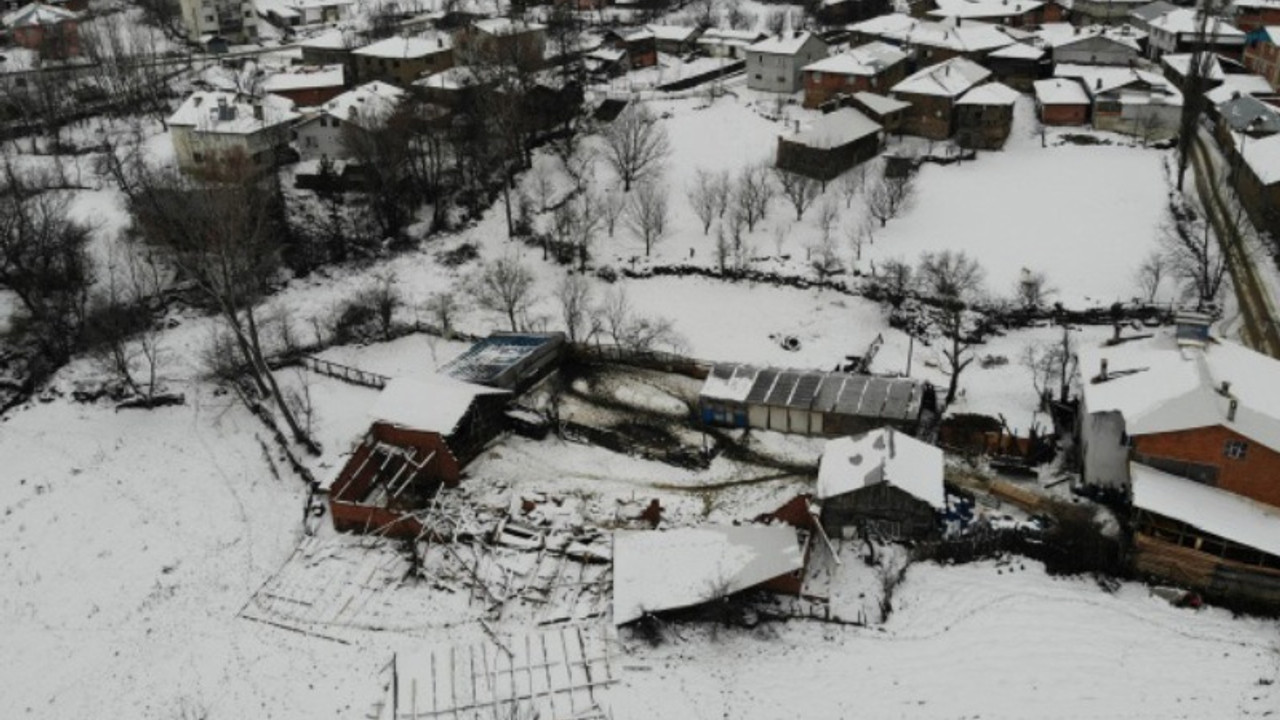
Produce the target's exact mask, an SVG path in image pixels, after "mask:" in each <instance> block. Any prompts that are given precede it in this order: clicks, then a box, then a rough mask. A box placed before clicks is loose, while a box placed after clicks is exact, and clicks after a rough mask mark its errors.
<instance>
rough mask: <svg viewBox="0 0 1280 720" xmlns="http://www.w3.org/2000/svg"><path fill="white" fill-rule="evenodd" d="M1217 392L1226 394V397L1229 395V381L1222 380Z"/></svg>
mask: <svg viewBox="0 0 1280 720" xmlns="http://www.w3.org/2000/svg"><path fill="white" fill-rule="evenodd" d="M1218 392H1220V393H1222V394H1223V395H1226V396H1227V397H1231V383H1229V382H1227V381H1226V380H1223V381H1222V385H1221V386H1219V387H1218Z"/></svg>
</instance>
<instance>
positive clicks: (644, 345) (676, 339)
mask: <svg viewBox="0 0 1280 720" xmlns="http://www.w3.org/2000/svg"><path fill="white" fill-rule="evenodd" d="M599 312H600V315H601V318H602V320H603V326H604V329H605V330H606V331H608V333H609V336H610V337H611V338H612V339H613V342H614V344H616V345H618V346H619V347H622V348H624V349H626V350H630V351H632V352H646V351H649V350H653V349H655V348H658V347H664V346H665V347H670V348H674V349H676V350H680V349H681V348H682V347H683V345H684V341H683V340H682V339H681V338H680V336H679V334H678V333H676V331H675V327H674V325H673V324H672V322H671V320H670V319H668V318H663V317H656V318H647V317H643V316H639V315H637V314H636V313H635V311H634V310H633V309H632V307H631V300H630V298H629V297H628V296H627V291H626V288H624V287H621V286H619V287H617V288H613V289H610V290H609V291H608V292H607V293H605V298H604V303H603V305H602V306H601V308H600V310H599Z"/></svg>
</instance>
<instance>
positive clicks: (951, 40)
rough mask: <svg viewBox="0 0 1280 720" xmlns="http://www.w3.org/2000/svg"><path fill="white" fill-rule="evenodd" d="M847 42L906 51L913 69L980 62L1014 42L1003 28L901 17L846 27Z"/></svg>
mask: <svg viewBox="0 0 1280 720" xmlns="http://www.w3.org/2000/svg"><path fill="white" fill-rule="evenodd" d="M848 30H849V35H850V39H849V42H850V43H851V44H853V45H865V44H866V43H869V42H871V41H873V40H883V41H884V42H886V43H889V44H890V45H896V46H898V47H901V48H903V49H904V50H907V51H908V52H909V54H910V55H911V60H912V61H914V62H915V64H916V67H924V66H926V65H934V64H937V63H941V62H945V61H947V60H950V59H952V58H956V57H965V58H969V59H970V60H982V59H983V58H985V57H986V56H987V55H988V54H989V53H991V52H993V51H995V50H998V49H1000V48H1002V47H1006V46H1008V45H1012V44H1013V43H1014V42H1015V40H1014V39H1013V37H1012V36H1011V35H1010V34H1009V33H1008V32H1007V31H1005V30H1004V29H1003V28H999V27H996V26H995V25H990V24H988V23H980V22H974V23H962V24H960V25H955V24H953V23H944V22H927V21H924V20H920V19H918V18H914V17H911V16H910V15H905V14H902V13H893V14H890V15H882V16H880V17H876V18H872V19H870V20H864V21H863V22H860V23H856V24H854V25H850V26H849V28H848Z"/></svg>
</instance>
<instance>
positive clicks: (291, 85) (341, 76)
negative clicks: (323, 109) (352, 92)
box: [262, 65, 347, 107]
mask: <svg viewBox="0 0 1280 720" xmlns="http://www.w3.org/2000/svg"><path fill="white" fill-rule="evenodd" d="M346 79H347V78H346V68H345V67H343V66H342V65H327V66H321V67H306V66H304V67H300V68H296V69H293V70H289V71H287V72H281V73H276V74H274V75H272V76H271V77H268V78H267V79H266V80H264V81H263V83H262V91H263V92H267V93H271V94H272V95H279V96H280V97H283V98H288V99H290V100H292V101H293V104H294V105H297V106H298V107H315V106H317V105H323V104H324V103H326V102H328V101H330V100H332V99H333V98H335V97H337V96H338V95H340V94H341V93H342V91H343V89H344V88H345V87H346Z"/></svg>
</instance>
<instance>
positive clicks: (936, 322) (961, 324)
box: [919, 250, 986, 405]
mask: <svg viewBox="0 0 1280 720" xmlns="http://www.w3.org/2000/svg"><path fill="white" fill-rule="evenodd" d="M919 273H920V283H921V287H922V290H923V292H924V293H925V295H926V296H927V297H928V299H929V301H930V303H931V304H929V305H928V306H927V308H928V309H927V313H928V315H929V318H928V322H929V324H930V326H931V328H932V329H933V331H934V332H936V333H937V334H938V335H940V336H941V337H942V338H943V340H944V344H943V348H942V357H943V360H945V361H946V368H945V371H946V373H947V374H948V375H949V376H950V382H949V384H948V386H947V397H946V400H945V401H944V402H945V403H946V404H948V405H949V404H951V403H952V402H954V401H955V399H956V391H957V390H958V389H959V384H960V374H961V373H962V372H964V369H965V368H967V367H968V366H969V364H970V363H972V362H973V358H974V355H973V352H972V349H973V347H974V346H975V345H976V344H978V343H979V342H981V339H982V338H981V335H980V333H979V331H978V327H977V320H978V318H977V316H976V313H974V312H973V310H972V305H973V303H974V302H976V301H977V299H978V297H979V295H980V294H981V292H982V282H983V278H984V276H985V275H986V272H985V271H984V270H983V269H982V266H980V265H979V264H978V262H977V261H976V260H974V259H973V258H971V257H969V256H968V255H967V254H965V253H964V252H963V251H959V252H957V251H953V250H942V251H939V252H932V253H928V252H927V253H924V254H923V255H921V257H920V270H919Z"/></svg>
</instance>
